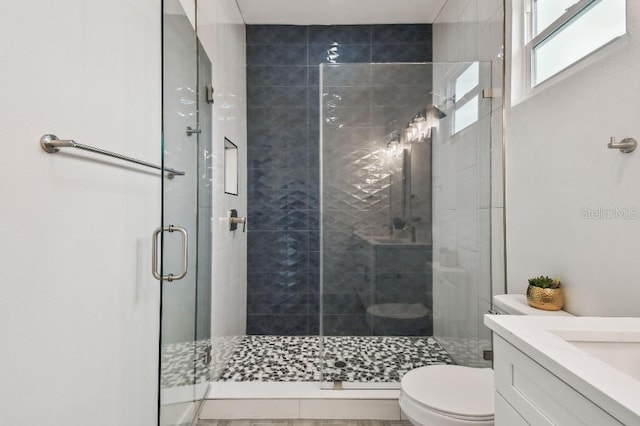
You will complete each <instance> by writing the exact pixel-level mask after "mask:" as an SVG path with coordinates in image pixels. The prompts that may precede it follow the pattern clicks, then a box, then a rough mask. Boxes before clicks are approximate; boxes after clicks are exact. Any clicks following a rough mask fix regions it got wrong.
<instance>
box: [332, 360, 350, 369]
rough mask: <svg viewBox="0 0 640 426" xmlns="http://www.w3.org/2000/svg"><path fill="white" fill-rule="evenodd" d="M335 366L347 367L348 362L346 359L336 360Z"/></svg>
mask: <svg viewBox="0 0 640 426" xmlns="http://www.w3.org/2000/svg"><path fill="white" fill-rule="evenodd" d="M333 366H334V367H336V368H345V367H346V366H347V363H346V362H344V361H336V362H334V363H333Z"/></svg>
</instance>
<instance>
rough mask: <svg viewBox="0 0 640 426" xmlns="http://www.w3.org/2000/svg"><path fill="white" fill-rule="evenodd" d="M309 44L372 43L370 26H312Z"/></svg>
mask: <svg viewBox="0 0 640 426" xmlns="http://www.w3.org/2000/svg"><path fill="white" fill-rule="evenodd" d="M309 43H340V44H344V43H357V44H369V43H371V26H370V25H330V26H329V25H311V26H310V27H309Z"/></svg>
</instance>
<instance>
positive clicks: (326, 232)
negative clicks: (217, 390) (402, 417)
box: [320, 62, 491, 388]
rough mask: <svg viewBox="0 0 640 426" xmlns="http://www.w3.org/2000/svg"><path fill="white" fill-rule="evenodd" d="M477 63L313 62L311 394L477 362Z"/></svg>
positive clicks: (480, 103) (480, 198)
mask: <svg viewBox="0 0 640 426" xmlns="http://www.w3.org/2000/svg"><path fill="white" fill-rule="evenodd" d="M490 65H491V64H489V63H479V62H474V63H412V64H403V63H386V64H322V65H321V67H320V81H321V87H320V93H321V97H322V99H321V102H322V104H321V147H320V152H321V212H320V223H321V238H320V242H321V248H320V250H321V342H322V363H323V364H322V370H323V371H322V381H323V386H324V387H336V385H338V386H342V387H365V388H380V387H391V388H397V387H398V386H399V381H400V379H401V377H402V375H403V374H404V373H406V372H407V371H409V370H411V369H412V368H417V367H420V366H422V365H428V364H432V363H438V364H443V363H458V364H464V365H474V366H475V365H481V364H482V357H481V351H480V346H481V343H480V341H482V340H486V339H485V337H484V336H483V335H481V334H482V333H483V327H482V324H481V322H479V320H480V317H481V312H485V311H486V309H483V308H482V307H483V306H484V305H485V302H486V301H487V300H490V297H491V292H490V289H489V284H490V246H489V243H490V238H489V237H490V235H489V231H490V216H489V211H490V197H489V194H490V191H489V189H490V169H491V163H490V157H491V156H490V141H491V134H490V123H491V100H490V99H488V98H485V97H484V96H483V89H486V88H490V87H491V67H490ZM336 382H340V383H339V384H336Z"/></svg>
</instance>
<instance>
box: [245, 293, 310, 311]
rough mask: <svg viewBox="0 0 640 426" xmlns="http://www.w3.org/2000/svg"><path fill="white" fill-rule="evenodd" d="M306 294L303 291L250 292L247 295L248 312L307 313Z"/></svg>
mask: <svg viewBox="0 0 640 426" xmlns="http://www.w3.org/2000/svg"><path fill="white" fill-rule="evenodd" d="M308 311H309V309H308V302H307V295H306V294H304V293H251V294H248V295H247V312H248V313H250V314H297V315H303V314H307V313H308Z"/></svg>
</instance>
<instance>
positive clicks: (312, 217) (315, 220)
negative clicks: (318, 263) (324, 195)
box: [309, 210, 320, 250]
mask: <svg viewBox="0 0 640 426" xmlns="http://www.w3.org/2000/svg"><path fill="white" fill-rule="evenodd" d="M309 229H311V230H317V229H320V212H319V211H318V210H313V211H309ZM309 244H311V243H309ZM309 247H311V245H310V246H309ZM310 250H313V249H311V248H310Z"/></svg>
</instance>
